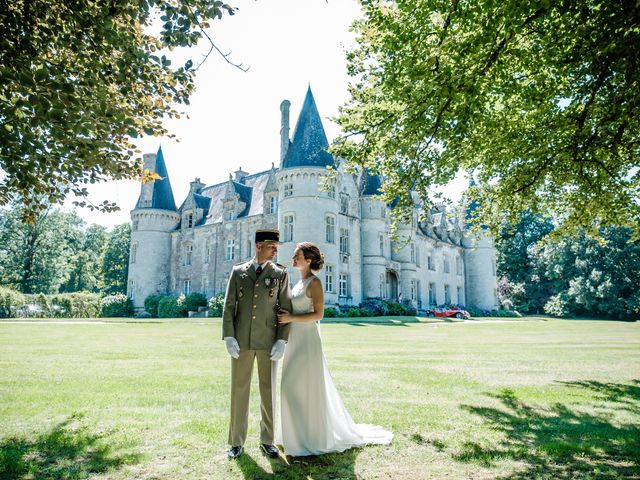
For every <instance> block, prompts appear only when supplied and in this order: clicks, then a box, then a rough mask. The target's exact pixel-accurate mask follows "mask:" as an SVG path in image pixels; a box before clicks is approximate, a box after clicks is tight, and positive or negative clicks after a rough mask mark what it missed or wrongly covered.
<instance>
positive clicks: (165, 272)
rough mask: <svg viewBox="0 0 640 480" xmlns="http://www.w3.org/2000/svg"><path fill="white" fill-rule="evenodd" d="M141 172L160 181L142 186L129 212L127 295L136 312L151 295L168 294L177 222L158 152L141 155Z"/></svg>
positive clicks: (162, 162)
mask: <svg viewBox="0 0 640 480" xmlns="http://www.w3.org/2000/svg"><path fill="white" fill-rule="evenodd" d="M143 159H144V168H145V169H148V170H149V171H151V172H155V173H157V174H158V175H159V176H160V177H161V178H160V179H157V180H155V181H153V182H149V183H143V184H142V187H141V189H140V197H139V199H138V203H137V204H136V208H135V209H133V210H132V211H131V222H132V228H131V246H130V255H129V278H128V283H127V294H128V295H129V297H130V298H131V300H132V301H133V306H134V309H135V310H136V312H141V311H142V310H143V309H144V300H145V299H146V298H147V297H148V296H149V295H152V294H156V293H167V292H168V291H169V278H170V265H171V232H172V231H174V230H175V229H176V227H177V226H178V224H179V222H180V214H179V213H178V211H177V209H176V205H175V202H174V199H173V192H172V190H171V183H170V182H169V176H168V174H167V169H166V165H165V163H164V158H163V156H162V150H161V149H159V150H158V153H157V154H145V155H144V157H143Z"/></svg>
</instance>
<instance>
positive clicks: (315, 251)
mask: <svg viewBox="0 0 640 480" xmlns="http://www.w3.org/2000/svg"><path fill="white" fill-rule="evenodd" d="M298 248H299V249H300V250H302V255H304V258H305V259H307V260H311V265H309V267H311V270H320V269H321V268H322V267H323V266H324V254H323V253H321V252H320V249H319V248H318V247H317V246H316V245H315V244H313V243H311V242H301V243H299V244H298Z"/></svg>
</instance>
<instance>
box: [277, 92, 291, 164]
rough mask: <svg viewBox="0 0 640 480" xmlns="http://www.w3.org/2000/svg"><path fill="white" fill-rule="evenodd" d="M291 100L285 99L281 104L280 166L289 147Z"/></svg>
mask: <svg viewBox="0 0 640 480" xmlns="http://www.w3.org/2000/svg"><path fill="white" fill-rule="evenodd" d="M290 106H291V102H290V101H289V100H283V101H282V103H281V104H280V113H281V115H280V167H282V162H284V157H285V156H286V155H287V150H288V149H289V107H290Z"/></svg>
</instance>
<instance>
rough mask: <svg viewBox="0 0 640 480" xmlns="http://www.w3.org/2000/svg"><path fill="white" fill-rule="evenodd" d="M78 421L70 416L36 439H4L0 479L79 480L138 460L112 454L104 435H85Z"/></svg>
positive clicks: (1, 448)
mask: <svg viewBox="0 0 640 480" xmlns="http://www.w3.org/2000/svg"><path fill="white" fill-rule="evenodd" d="M81 418H82V415H80V414H77V415H72V416H71V417H69V418H68V419H67V420H65V421H63V422H61V423H59V424H58V425H56V426H55V427H53V428H52V429H51V430H50V431H48V432H45V433H42V434H40V435H39V436H37V437H36V438H35V439H24V438H8V439H4V440H3V441H2V442H1V443H0V479H3V480H17V479H23V478H24V479H26V478H28V479H36V480H49V479H51V480H59V479H65V480H80V479H86V478H89V477H90V476H91V475H93V474H96V473H103V472H106V471H108V470H111V469H114V468H118V467H120V466H122V465H125V464H132V463H135V462H137V461H138V455H131V454H129V455H121V456H116V455H114V454H113V453H112V452H111V447H110V446H109V445H108V442H106V441H104V440H105V439H104V437H105V436H104V435H94V434H91V433H90V432H88V431H87V430H88V428H87V427H86V426H82V425H81V424H80V423H79V420H80V419H81Z"/></svg>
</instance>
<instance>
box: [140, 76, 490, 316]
mask: <svg viewBox="0 0 640 480" xmlns="http://www.w3.org/2000/svg"><path fill="white" fill-rule="evenodd" d="M289 107H290V102H289V101H288V100H284V101H283V102H282V104H281V105H280V110H281V130H280V140H281V149H280V159H279V165H278V166H277V167H276V166H275V165H274V164H273V163H272V165H271V168H270V169H268V170H266V171H263V172H259V173H253V174H250V173H248V172H244V171H242V169H241V168H240V169H238V170H237V171H236V172H234V174H233V175H229V180H228V181H226V182H223V183H220V184H217V185H210V186H206V185H205V184H203V183H202V182H200V179H199V178H196V179H195V180H194V181H193V182H191V189H190V191H189V193H188V195H187V198H186V199H185V200H184V201H183V202H182V204H181V205H180V206H179V207H177V206H176V203H175V200H174V197H173V192H172V190H171V182H170V180H169V174H168V172H167V168H166V165H165V162H164V158H163V155H162V150H161V149H159V150H158V152H157V154H146V155H144V163H145V168H147V169H149V170H151V171H153V172H156V173H157V174H158V175H159V176H160V177H162V178H161V179H159V180H156V181H154V182H151V183H146V184H142V187H141V191H140V197H139V199H138V202H137V204H136V206H135V208H134V210H132V212H131V221H132V234H131V252H130V257H129V283H128V294H129V296H130V297H131V298H132V300H133V303H134V306H135V308H136V309H137V310H140V309H142V308H143V307H144V300H145V298H146V297H147V296H149V295H151V294H155V293H172V294H180V293H185V294H188V293H190V292H202V293H204V294H205V295H206V296H207V297H210V296H212V295H214V294H215V293H218V292H224V291H225V289H226V285H227V279H228V277H229V274H230V272H231V268H232V266H233V264H236V263H240V262H244V261H247V260H249V259H250V258H251V257H252V256H253V251H254V244H253V238H254V232H255V230H256V229H258V228H278V229H279V230H280V238H281V241H283V242H284V245H281V246H280V248H279V252H278V262H279V263H282V264H284V265H287V266H290V265H291V260H290V259H291V256H292V254H293V250H294V248H295V244H296V243H297V242H301V241H305V240H308V241H312V242H314V243H316V244H317V245H318V246H319V247H320V249H321V251H322V252H323V253H324V255H325V262H326V263H325V268H324V269H323V270H322V271H321V272H320V274H319V276H320V278H321V280H322V283H323V284H324V288H325V303H326V305H327V306H336V305H337V306H348V305H358V304H359V303H360V302H361V301H362V300H364V299H365V298H369V297H381V298H385V299H394V300H402V301H410V302H412V303H413V305H414V306H416V307H417V308H418V309H419V310H424V309H427V308H429V307H430V306H433V305H440V304H457V305H461V306H465V305H471V306H475V307H478V308H483V309H493V308H496V307H497V299H496V276H495V249H494V247H493V242H492V239H491V238H490V237H489V236H487V235H482V234H480V235H473V234H471V233H470V232H467V231H465V225H464V219H462V218H451V217H450V216H449V215H447V212H446V211H445V210H444V208H443V207H439V208H435V209H429V210H428V211H424V212H422V207H421V206H420V205H419V204H416V208H415V212H414V218H413V221H412V223H411V224H406V225H402V226H401V227H400V229H399V234H400V236H401V237H402V238H404V239H405V240H404V241H403V242H401V243H399V244H397V245H396V244H394V242H393V241H391V240H390V239H389V235H388V232H389V227H390V218H389V217H390V215H389V206H388V205H387V204H385V202H384V201H382V200H380V199H379V198H378V196H377V193H379V188H380V186H381V179H380V178H379V177H378V176H375V175H370V174H368V173H367V172H363V173H362V174H360V175H353V174H350V173H345V172H344V170H343V165H342V162H341V161H340V160H339V159H334V158H333V157H332V155H330V154H329V153H328V152H327V151H326V148H327V147H328V146H329V143H328V141H327V138H326V135H325V132H324V128H323V126H322V121H321V119H320V115H319V113H318V109H317V107H316V104H315V101H314V99H313V94H312V93H311V89H310V88H309V90H308V91H307V95H306V98H305V100H304V104H303V106H302V110H301V112H300V116H299V117H298V121H297V124H296V127H295V130H294V133H293V139H290V138H289ZM328 166H332V167H334V168H335V169H336V170H337V175H335V176H332V177H331V178H330V179H329V181H330V183H329V184H328V188H323V186H324V185H325V182H326V179H327V167H328ZM421 212H422V214H421V215H419V214H420V213H421ZM290 271H291V276H292V279H293V280H294V281H296V280H297V278H296V274H297V271H293V269H291V270H290Z"/></svg>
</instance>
